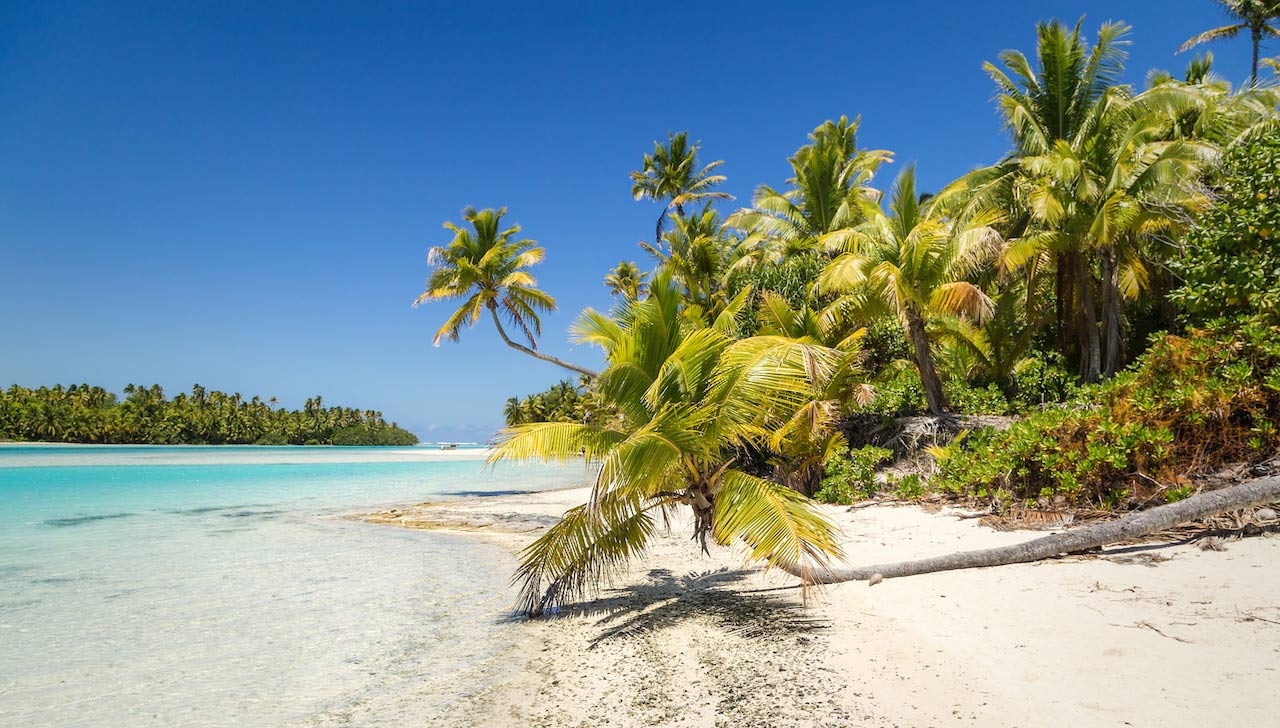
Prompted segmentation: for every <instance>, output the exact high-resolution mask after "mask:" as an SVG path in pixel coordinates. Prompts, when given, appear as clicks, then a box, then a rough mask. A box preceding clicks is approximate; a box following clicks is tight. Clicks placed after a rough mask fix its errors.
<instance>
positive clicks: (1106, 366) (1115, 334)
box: [1098, 247, 1124, 378]
mask: <svg viewBox="0 0 1280 728" xmlns="http://www.w3.org/2000/svg"><path fill="white" fill-rule="evenodd" d="M1098 257H1099V265H1100V266H1101V272H1102V301H1101V304H1102V331H1103V333H1104V334H1105V338H1104V340H1103V343H1104V345H1105V349H1104V351H1103V375H1104V376H1106V377H1108V378H1109V377H1113V376H1115V374H1116V372H1118V371H1120V368H1121V367H1123V366H1124V309H1123V306H1124V299H1123V298H1121V296H1120V269H1119V266H1117V265H1116V251H1115V248H1111V247H1106V248H1103V249H1102V250H1100V251H1099V253H1098Z"/></svg>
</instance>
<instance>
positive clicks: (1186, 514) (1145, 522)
mask: <svg viewBox="0 0 1280 728" xmlns="http://www.w3.org/2000/svg"><path fill="white" fill-rule="evenodd" d="M1277 500H1280V477H1276V476H1272V477H1268V478H1258V479H1257V480H1251V481H1249V482H1246V483H1241V484H1240V485H1233V486H1231V487H1229V488H1222V489H1220V490H1215V491H1210V492H1208V493H1201V494H1200V495H1193V496H1191V497H1190V498H1187V499H1185V500H1180V501H1178V502H1176V503H1169V504H1167V505H1162V506H1156V507H1155V508H1149V509H1147V510H1144V511H1138V512H1136V513H1131V514H1129V515H1127V516H1125V517H1124V518H1121V519H1118V520H1115V521H1107V522H1105V523H1100V524H1097V525H1094V526H1084V527H1082V528H1077V529H1074V530H1071V531H1067V532H1065V533H1055V534H1053V535H1052V536H1045V537H1043V538H1037V539H1034V540H1031V541H1027V542H1025V543H1020V544H1014V545H1012V546H1000V547H997V548H990V549H978V550H976V551H962V552H960V553H955V554H948V555H946V556H935V557H933V558H928V559H918V560H916V561H899V562H897V563H892V564H877V565H875V566H863V567H857V568H850V567H847V568H833V569H829V570H827V571H826V572H825V573H824V572H819V573H818V575H817V577H816V578H814V577H813V576H812V575H811V574H810V576H809V578H810V583H814V584H835V583H838V582H842V581H865V580H868V579H871V578H872V577H876V576H878V577H881V578H884V579H892V578H895V577H899V576H915V575H917V574H932V573H934V572H938V571H952V570H955V569H975V568H981V567H987V566H1004V565H1006V564H1024V563H1028V562H1031V561H1040V560H1041V559H1047V558H1049V557H1051V556H1057V555H1058V554H1067V553H1074V552H1078V551H1085V550H1088V549H1094V548H1099V547H1101V546H1105V545H1107V544H1110V543H1115V542H1117V541H1126V540H1129V539H1133V538H1137V537H1139V536H1146V535H1148V534H1152V533H1156V532H1158V531H1163V530H1165V529H1167V528H1172V527H1174V526H1177V525H1179V524H1182V523H1186V522H1188V521H1194V520H1196V519H1199V518H1205V517H1207V516H1212V515H1215V514H1218V513H1224V512H1226V511H1233V510H1239V509H1241V508H1250V507H1252V506H1259V505H1263V504H1266V503H1273V502H1275V501H1277ZM787 571H788V573H790V574H791V575H792V576H800V577H801V578H804V577H803V576H802V575H801V574H800V570H799V569H796V570H794V571H792V570H790V569H788V570H787Z"/></svg>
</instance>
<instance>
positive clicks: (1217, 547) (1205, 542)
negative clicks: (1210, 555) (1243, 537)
mask: <svg viewBox="0 0 1280 728" xmlns="http://www.w3.org/2000/svg"><path fill="white" fill-rule="evenodd" d="M1199 546H1200V550H1201V551H1226V550H1227V545H1226V544H1225V543H1223V541H1222V539H1220V538H1218V537H1217V536H1210V537H1208V538H1202V539H1200V543H1199Z"/></svg>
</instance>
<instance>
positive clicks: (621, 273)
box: [604, 260, 649, 301]
mask: <svg viewBox="0 0 1280 728" xmlns="http://www.w3.org/2000/svg"><path fill="white" fill-rule="evenodd" d="M648 277H649V274H648V273H642V272H641V271H640V268H639V266H637V265H636V264H635V262H633V261H626V260H624V261H621V262H619V263H618V265H617V266H615V267H614V268H613V270H611V271H609V273H608V275H606V276H605V277H604V285H605V287H606V288H608V289H609V292H610V293H612V294H613V295H615V296H618V297H620V298H622V299H623V300H626V301H636V300H639V299H640V298H641V297H642V296H644V294H645V291H646V290H647V286H646V285H645V279H646V278H648Z"/></svg>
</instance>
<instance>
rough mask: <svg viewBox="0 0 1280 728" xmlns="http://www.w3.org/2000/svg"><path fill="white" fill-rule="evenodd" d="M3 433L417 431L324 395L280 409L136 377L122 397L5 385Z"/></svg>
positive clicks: (77, 436) (288, 435)
mask: <svg viewBox="0 0 1280 728" xmlns="http://www.w3.org/2000/svg"><path fill="white" fill-rule="evenodd" d="M0 440H18V441H25V442H65V443H97V444H137V445H340V446H378V445H381V446H408V445H416V444H418V437H417V436H416V435H414V434H413V433H412V432H409V431H407V430H405V429H402V428H401V427H399V426H397V425H396V423H394V422H391V423H388V422H387V421H386V420H384V419H383V418H382V413H381V412H377V411H374V410H358V409H351V408H348V407H325V406H324V401H323V399H322V398H321V397H319V396H317V397H313V398H310V399H308V400H307V401H306V404H305V405H303V408H302V409H300V410H287V409H283V408H277V406H276V399H275V397H271V398H269V399H267V400H266V401H263V399H262V398H261V397H257V396H255V397H252V398H250V399H248V400H246V399H245V398H244V397H243V396H242V395H241V394H240V393H239V392H236V393H234V394H226V393H225V392H219V391H216V390H215V391H209V390H206V389H205V388H204V387H201V386H200V385H199V384H195V385H192V387H191V393H190V394H187V393H185V392H184V393H180V394H177V395H174V396H173V397H172V398H169V397H166V396H165V393H164V390H163V389H162V388H161V387H160V385H158V384H153V385H151V386H149V387H146V386H136V385H133V384H130V385H128V386H127V387H125V388H124V399H123V400H121V399H120V398H118V397H117V396H116V394H114V393H113V392H108V391H107V390H105V389H103V388H102V387H93V386H90V385H88V384H79V385H76V384H72V385H70V386H67V387H64V386H62V385H57V386H55V387H52V388H49V387H40V388H39V389H28V388H26V387H19V386H17V385H14V386H11V387H9V388H8V389H7V390H4V391H3V392H0Z"/></svg>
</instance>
